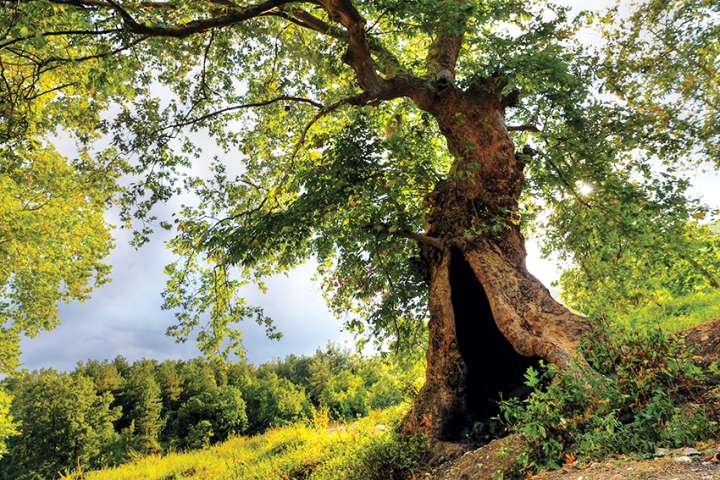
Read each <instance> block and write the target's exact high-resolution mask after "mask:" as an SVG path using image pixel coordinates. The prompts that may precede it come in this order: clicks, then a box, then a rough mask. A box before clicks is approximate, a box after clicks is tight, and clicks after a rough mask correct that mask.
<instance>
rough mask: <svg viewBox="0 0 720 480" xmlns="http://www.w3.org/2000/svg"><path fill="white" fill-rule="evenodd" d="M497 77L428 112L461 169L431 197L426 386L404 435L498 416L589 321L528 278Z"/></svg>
mask: <svg viewBox="0 0 720 480" xmlns="http://www.w3.org/2000/svg"><path fill="white" fill-rule="evenodd" d="M503 87H504V82H503V81H502V79H501V78H495V77H491V78H488V79H484V80H482V81H478V82H476V84H475V85H474V87H473V88H471V89H469V90H468V91H465V92H463V91H460V90H458V89H456V88H454V87H450V88H447V89H445V90H444V91H442V92H438V93H437V94H436V98H434V99H433V102H432V105H431V106H430V107H429V108H427V110H428V111H430V112H431V113H433V115H434V116H435V118H436V119H437V121H438V123H439V125H440V128H441V131H442V132H443V134H444V135H445V137H446V138H447V142H448V148H449V150H450V152H451V153H452V154H453V156H454V158H455V163H454V165H453V167H452V169H451V172H450V174H449V176H448V178H447V179H446V180H445V181H444V182H441V183H440V184H439V185H438V186H437V188H436V190H435V192H434V193H433V194H432V195H431V198H430V199H429V200H430V203H431V206H432V212H431V214H430V216H429V218H428V225H427V236H429V237H433V238H438V239H441V240H442V242H443V245H444V248H441V249H432V251H431V252H430V253H429V255H428V256H429V263H430V274H431V281H430V294H429V303H430V323H429V335H430V343H429V349H428V352H427V364H428V367H427V374H426V384H425V386H424V387H423V389H422V390H421V392H420V394H419V396H418V398H417V400H416V402H415V405H414V408H413V410H412V411H411V413H410V414H409V415H408V416H407V418H406V419H405V422H404V428H405V430H406V431H409V432H414V433H424V434H426V435H428V436H430V437H431V438H435V439H440V440H453V439H457V438H458V436H459V435H460V433H461V432H462V431H463V429H466V427H467V426H468V424H471V423H472V422H473V421H475V420H483V419H484V418H485V419H486V418H488V417H489V416H491V415H493V414H495V413H496V412H497V399H498V397H499V393H500V391H502V392H503V393H504V394H505V395H508V394H511V393H513V391H515V390H517V389H518V387H521V386H522V382H523V374H524V372H525V369H526V368H527V366H529V365H532V364H533V362H534V361H536V360H537V359H540V358H542V359H545V360H547V361H550V362H553V363H555V364H557V365H559V366H561V367H567V366H569V365H570V363H571V360H572V359H573V357H574V356H575V355H576V352H575V347H576V344H577V341H578V339H579V338H580V337H581V336H582V334H583V333H584V332H586V331H587V328H588V325H587V323H586V321H585V320H584V319H583V318H581V317H579V316H577V315H574V314H573V313H571V312H570V311H569V310H568V309H567V308H565V307H564V306H562V305H561V304H559V303H558V302H557V301H556V300H554V299H553V298H552V297H551V295H550V293H549V291H548V290H547V289H546V288H545V287H544V286H543V285H542V284H541V283H540V282H539V281H538V280H537V279H536V278H535V277H533V276H532V275H531V274H530V273H529V272H528V270H527V268H526V265H525V256H526V251H525V245H524V239H523V237H522V234H521V232H520V227H519V225H518V202H519V197H520V193H521V190H522V185H523V164H522V162H521V161H520V160H519V159H518V158H517V157H516V156H515V148H514V145H513V143H512V141H511V140H510V138H509V136H508V133H507V128H506V127H505V124H504V110H505V108H506V106H507V102H508V101H511V100H509V99H508V97H507V96H503V95H502V93H501V92H502V89H503Z"/></svg>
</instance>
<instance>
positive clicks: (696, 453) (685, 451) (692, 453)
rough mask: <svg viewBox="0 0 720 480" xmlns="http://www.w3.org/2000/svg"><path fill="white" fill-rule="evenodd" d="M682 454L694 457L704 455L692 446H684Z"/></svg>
mask: <svg viewBox="0 0 720 480" xmlns="http://www.w3.org/2000/svg"><path fill="white" fill-rule="evenodd" d="M680 454H681V455H683V456H686V457H694V456H699V455H702V453H700V452H699V451H697V450H695V449H694V448H691V447H686V448H683V449H682V450H680Z"/></svg>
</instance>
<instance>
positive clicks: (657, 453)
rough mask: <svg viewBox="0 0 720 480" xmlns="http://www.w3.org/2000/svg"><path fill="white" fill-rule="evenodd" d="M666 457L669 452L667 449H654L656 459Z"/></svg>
mask: <svg viewBox="0 0 720 480" xmlns="http://www.w3.org/2000/svg"><path fill="white" fill-rule="evenodd" d="M668 455H670V450H669V449H667V448H656V449H655V456H656V457H667V456H668Z"/></svg>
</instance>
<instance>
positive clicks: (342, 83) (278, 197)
mask: <svg viewBox="0 0 720 480" xmlns="http://www.w3.org/2000/svg"><path fill="white" fill-rule="evenodd" d="M649 3H651V4H652V6H653V8H654V9H655V10H654V11H655V12H656V13H658V12H659V13H658V15H660V14H663V12H674V11H678V12H682V15H685V16H686V17H687V18H691V19H694V20H693V21H695V25H696V26H697V28H694V29H689V30H688V31H685V30H682V28H681V27H680V26H676V27H673V26H672V25H670V24H668V28H669V29H670V30H669V33H668V35H670V34H677V35H680V36H682V38H683V39H686V38H693V39H695V40H693V41H690V40H688V41H687V42H683V43H682V45H681V47H682V49H683V52H685V53H684V54H683V55H684V56H682V57H681V58H690V59H697V61H700V62H703V65H705V67H707V68H708V69H711V70H712V71H711V73H712V75H715V76H713V77H712V78H714V79H716V78H717V77H716V75H717V74H716V73H713V72H715V70H714V69H715V67H716V63H713V62H711V61H710V60H711V59H713V58H716V55H717V52H714V51H713V50H712V47H708V48H706V49H705V50H702V52H701V53H702V55H703V56H702V60H700V59H699V58H700V57H696V53H697V52H696V50H697V48H699V47H698V45H699V43H700V40H698V39H701V40H702V42H703V44H704V45H713V42H712V41H711V40H712V39H714V38H717V33H718V32H717V29H716V27H715V26H714V24H713V23H712V22H710V23H708V22H706V21H700V20H698V19H699V18H701V17H702V16H704V15H705V14H706V12H708V11H714V9H715V7H714V6H713V5H711V4H710V3H709V2H690V1H675V2H649ZM641 7H642V6H641ZM2 9H3V12H2V13H3V14H2V16H0V18H1V20H0V32H3V33H2V35H3V36H2V40H0V62H1V66H2V79H3V82H0V102H2V103H1V104H0V105H2V111H3V112H4V115H3V116H2V117H1V119H0V127H2V128H0V130H2V132H3V135H4V136H3V141H4V142H5V143H3V145H4V146H6V147H3V148H4V149H3V157H2V158H3V163H5V161H6V158H9V157H8V156H9V155H10V152H12V151H16V150H13V149H17V148H22V149H25V151H26V152H27V155H23V157H27V156H31V155H36V154H37V153H38V152H39V151H43V150H42V148H46V149H47V148H49V147H47V146H45V147H40V146H39V145H46V143H43V142H42V141H41V140H43V139H47V138H48V136H49V135H51V134H56V135H62V136H66V137H69V138H72V139H74V140H75V141H76V143H77V145H78V149H79V151H81V152H83V153H84V154H83V155H80V156H78V158H76V159H73V160H72V161H71V162H70V163H67V162H66V165H70V167H68V168H73V169H74V170H75V171H77V172H80V173H82V175H83V176H82V178H83V179H84V180H86V181H87V179H88V178H93V176H92V172H102V174H103V175H102V178H104V179H111V180H112V179H115V178H116V177H120V178H122V180H121V181H120V182H118V183H117V186H118V188H119V189H120V192H119V194H118V195H111V196H110V198H112V199H114V200H117V204H118V206H119V208H120V210H121V213H122V220H123V223H124V224H125V225H126V226H131V227H134V228H135V231H136V242H137V243H143V242H144V241H147V240H148V239H149V235H150V234H151V232H152V229H153V228H155V227H157V226H160V227H163V228H167V229H173V230H174V231H175V232H176V236H175V238H174V239H173V240H172V241H171V242H170V243H169V247H170V248H171V249H172V250H173V251H174V252H175V253H176V254H177V255H178V261H177V262H175V263H173V264H171V265H169V266H168V268H167V273H168V275H169V280H168V285H167V290H166V293H165V297H164V298H165V306H166V308H168V309H172V310H174V311H175V312H176V313H177V324H176V325H175V326H173V327H172V328H171V329H170V333H171V334H173V335H175V336H176V337H177V338H178V339H180V340H185V339H187V338H189V337H191V336H192V335H193V334H194V333H195V332H197V338H198V340H199V343H200V346H201V347H202V348H203V349H205V350H207V351H211V352H212V351H218V350H222V349H223V348H229V349H233V348H236V347H238V346H239V342H240V332H239V330H238V328H237V326H238V323H237V322H238V321H240V320H241V319H244V318H251V319H254V320H255V321H257V322H259V323H261V324H262V325H265V326H266V327H267V329H268V333H269V334H270V335H271V336H277V335H278V332H276V331H275V329H274V327H273V325H272V322H271V320H270V319H268V318H266V317H265V316H264V314H263V313H262V311H261V310H259V309H258V308H256V307H254V306H252V305H249V304H247V303H246V301H245V299H244V298H243V297H242V288H243V286H245V285H247V284H249V283H254V284H258V285H260V286H262V285H263V279H265V278H267V277H268V276H270V275H273V274H277V273H285V272H288V271H290V270H291V269H292V268H293V267H295V266H297V265H299V264H301V263H303V262H306V261H308V260H309V259H313V260H314V261H316V262H317V264H318V274H319V276H320V278H321V285H322V286H323V289H324V291H325V293H326V294H327V297H328V301H329V304H330V306H331V307H332V308H333V310H334V311H335V312H336V313H338V314H344V318H346V322H347V326H348V327H349V328H350V329H352V330H353V331H355V332H358V333H360V334H363V335H364V336H366V337H374V338H376V339H378V342H379V343H381V344H382V345H387V342H388V339H389V340H392V339H394V340H397V345H398V346H399V347H406V348H410V347H414V346H417V345H419V344H421V343H422V340H421V339H422V337H423V336H422V335H421V333H422V332H423V328H424V323H423V320H424V319H425V316H426V308H425V307H426V281H427V268H426V265H425V262H424V259H423V256H422V255H421V252H420V250H419V249H418V246H417V244H416V242H415V240H419V239H422V232H423V229H424V218H425V216H426V214H427V213H428V211H429V205H428V202H427V195H428V194H429V193H430V192H431V191H432V190H433V189H434V187H435V185H436V184H437V183H438V182H439V181H441V180H442V179H443V178H444V177H445V176H446V175H447V174H448V171H449V169H450V167H451V165H452V162H453V158H452V157H451V155H450V154H449V153H448V151H447V149H446V144H445V140H444V139H443V136H442V132H439V131H438V127H437V125H436V123H435V121H434V119H433V118H432V116H431V115H430V114H429V113H427V112H425V111H423V110H422V109H420V108H419V107H418V105H417V104H416V103H415V101H416V100H417V98H416V96H415V93H417V92H420V91H422V92H432V91H435V90H436V89H441V88H447V86H448V85H449V84H450V83H452V84H454V87H453V88H466V87H467V86H468V85H469V84H470V83H472V82H473V81H474V80H475V79H478V78H490V77H505V78H506V79H507V80H508V86H507V90H506V93H509V92H510V91H512V90H514V89H517V90H518V91H519V92H521V93H520V100H519V103H518V105H517V106H516V107H515V108H512V109H510V110H509V111H508V112H507V114H506V122H507V124H508V125H509V130H510V131H511V133H512V135H513V137H514V140H515V141H516V143H517V144H518V145H522V144H525V145H526V148H524V149H523V152H522V153H518V155H519V156H522V158H523V160H524V161H525V162H526V176H527V182H526V190H525V195H524V198H523V209H522V212H521V214H522V215H521V218H522V221H523V224H524V225H525V227H526V229H528V230H532V229H533V227H534V228H536V229H537V228H541V229H542V231H543V232H545V234H546V236H547V239H548V242H547V245H548V250H549V251H551V252H559V253H560V254H561V255H562V256H563V257H564V258H566V259H567V260H568V261H569V262H572V263H574V264H576V265H578V268H579V269H581V270H579V271H582V272H583V274H586V275H587V278H588V280H587V281H585V283H584V284H583V285H588V287H587V288H588V289H589V288H592V287H594V286H595V285H597V284H596V283H592V281H591V280H590V279H596V278H599V279H600V280H597V281H598V282H600V281H604V280H603V279H604V278H617V275H619V273H618V272H619V269H618V270H612V271H611V270H608V269H607V267H606V265H607V260H608V255H610V254H611V252H610V251H608V249H607V248H609V245H610V244H611V243H612V242H610V240H612V238H613V237H616V238H622V239H623V240H624V241H627V244H628V245H629V246H630V247H628V248H630V250H631V251H632V252H633V255H634V257H633V258H635V257H638V258H641V259H642V260H643V261H646V263H645V264H643V265H645V266H646V267H647V270H644V271H651V270H652V269H654V268H656V267H657V265H658V262H660V261H661V260H664V258H654V257H653V258H646V256H643V255H645V253H646V252H647V250H648V249H650V250H652V249H657V248H658V245H662V244H663V243H664V242H666V241H667V240H668V238H672V237H674V236H676V235H677V234H678V232H685V231H686V228H687V229H692V228H694V227H693V224H692V223H690V220H691V219H692V218H694V216H696V215H701V214H705V213H706V212H705V210H704V209H703V207H702V206H701V205H698V204H693V203H688V202H687V201H686V197H687V192H686V189H687V183H685V182H683V181H680V180H679V179H678V175H679V174H681V173H682V171H683V168H686V167H688V166H695V165H697V164H699V163H701V162H704V161H707V160H717V158H716V157H714V156H713V155H715V153H713V150H712V148H711V147H712V144H713V142H714V141H715V140H713V139H714V138H715V137H713V135H714V133H713V132H715V130H713V125H717V122H715V123H714V124H713V123H712V122H711V121H703V122H702V124H703V125H704V126H703V127H702V128H693V129H690V128H687V124H688V122H687V120H688V118H687V117H686V116H684V115H683V114H682V113H683V112H681V111H680V110H679V109H678V108H670V107H667V106H668V105H676V106H677V105H679V104H680V103H678V102H679V101H680V100H678V99H677V98H676V93H677V91H676V89H675V87H674V84H673V82H672V81H671V80H670V79H671V78H675V77H677V76H679V75H682V73H681V70H682V69H683V64H682V63H680V64H677V65H676V64H671V63H668V62H665V63H662V64H661V67H662V69H663V70H664V71H665V72H666V73H663V74H661V75H659V76H652V79H653V81H655V80H656V82H655V83H653V84H652V85H654V87H653V88H655V90H652V91H648V92H647V95H646V94H645V93H642V94H637V93H636V90H637V89H639V88H641V86H642V85H643V84H644V80H642V79H640V80H638V82H637V83H634V84H632V85H631V84H630V83H628V82H629V81H630V80H629V78H630V77H628V76H615V73H614V72H622V71H623V69H625V70H632V71H634V69H635V67H634V65H635V63H636V62H637V61H638V60H637V55H640V53H633V52H635V49H633V48H632V46H631V43H628V42H632V41H642V42H645V41H646V40H645V36H643V35H639V36H636V37H632V36H631V37H626V36H623V34H622V33H620V32H621V31H620V30H617V29H613V26H612V22H611V20H612V17H610V18H609V19H605V25H606V30H607V35H608V38H610V40H611V41H612V42H619V43H618V44H622V45H624V46H625V45H627V48H626V49H624V50H622V52H624V53H621V54H618V55H617V56H612V55H611V56H608V55H603V53H602V52H598V51H595V50H593V49H592V48H591V47H588V46H586V45H584V44H583V43H582V42H581V41H580V40H578V36H577V32H578V31H579V29H581V28H585V27H587V26H588V25H589V24H590V23H591V22H592V21H593V20H594V19H593V17H592V16H591V15H587V14H582V15H580V16H578V17H576V18H570V17H569V16H568V11H567V9H564V8H561V7H558V6H554V5H552V4H550V3H548V2H545V1H541V0H537V1H520V0H423V1H417V2H406V1H397V0H373V1H365V0H356V1H350V0H323V1H289V0H267V1H264V2H263V1H258V2H257V3H243V2H235V1H226V0H210V1H206V2H197V1H190V0H176V1H169V2H159V1H147V2H136V1H122V2H120V1H110V0H32V1H25V2H4V3H3V4H2ZM634 18H635V17H633V19H634ZM638 18H639V17H638ZM652 18H655V19H659V18H661V17H659V16H657V15H656V16H655V17H652ZM663 18H664V17H663ZM633 19H631V20H629V21H634V20H633ZM641 23H642V22H639V21H638V23H637V24H638V25H640V24H641ZM681 23H682V22H681ZM663 25H665V23H663ZM683 25H684V24H683ZM697 32H700V33H699V34H698V33H697ZM693 35H695V36H693ZM697 35H699V37H698V36H697ZM663 38H664V37H663ZM667 38H669V39H670V40H672V38H671V37H667ZM668 41H669V40H668ZM693 42H695V43H693ZM716 43H717V42H716ZM653 45H656V44H655V43H653ZM703 48H704V47H703ZM648 49H650V47H648ZM648 49H642V50H641V53H643V54H645V53H647V52H648V51H649V50H648ZM606 53H607V52H606ZM611 53H612V52H611ZM713 55H715V56H713ZM454 57H457V62H456V64H455V62H454ZM635 78H636V77H632V79H635ZM622 79H628V80H627V81H625V80H622ZM711 80H712V79H710V77H708V76H699V77H698V81H697V83H696V84H694V85H696V87H693V89H690V90H691V92H690V94H689V97H688V98H690V97H691V98H692V99H693V101H695V100H698V99H699V94H697V92H699V91H700V89H701V88H706V89H707V90H708V91H710V90H711V88H712V86H713V85H714V88H715V91H716V88H717V85H716V83H715V84H713V83H712V81H711ZM633 85H634V86H633ZM603 88H609V89H614V91H615V92H616V95H615V96H614V97H609V96H607V95H600V94H598V92H599V91H602V89H603ZM633 89H636V90H633ZM637 91H639V90H637ZM656 91H657V92H660V96H659V97H658V96H657V94H656ZM414 92H415V93H414ZM643 92H645V90H643ZM630 98H632V99H635V100H636V101H633V102H630V101H627V99H630ZM658 98H660V99H661V100H658ZM703 98H704V97H703ZM623 99H625V100H626V101H622V100H623ZM653 100H654V101H660V102H662V104H663V108H665V107H667V108H665V110H663V112H664V113H663V114H662V116H663V117H662V118H670V119H672V121H671V122H670V123H667V122H665V123H662V122H658V119H659V118H660V117H661V116H659V115H660V114H659V113H658V112H657V111H656V110H654V109H653V108H652V105H650V104H649V103H648V102H650V101H653ZM698 102H699V100H698ZM698 104H699V103H698ZM703 108H705V107H703ZM704 111H705V112H712V111H713V110H712V109H710V107H707V108H706V110H704ZM675 125H678V127H677V128H675V127H674V126H675ZM697 138H702V139H704V141H706V143H707V145H709V146H708V147H706V148H704V149H698V148H696V139H697ZM47 155H50V153H47ZM658 172H659V173H658ZM69 178H72V176H69ZM111 183H113V182H112V181H110V182H108V183H107V184H102V183H101V184H98V185H96V184H91V185H92V186H93V188H92V189H86V190H85V191H86V192H94V191H102V192H107V191H109V190H110V188H109V187H108V185H109V184H111ZM583 185H585V186H587V187H589V189H591V190H592V194H591V195H586V194H583V190H588V188H585V189H583V188H580V187H581V186H583ZM187 192H189V193H191V194H192V195H191V196H187V195H182V196H180V194H183V193H187ZM93 198H94V197H93ZM173 198H177V199H176V201H177V202H183V206H182V208H180V209H179V210H178V211H176V212H175V214H174V215H173V216H172V218H164V219H157V218H155V216H154V214H153V211H154V210H153V207H154V206H155V205H157V204H159V203H163V202H167V201H169V200H171V199H173ZM78 201H79V200H78ZM93 205H96V204H95V203H93ZM82 211H83V212H84V213H85V214H87V212H88V210H87V209H83V210H82ZM638 213H642V214H638ZM708 213H709V212H708ZM66 218H67V217H66ZM94 218H96V221H95V224H94V225H95V227H96V228H93V230H94V231H96V232H103V231H104V226H103V225H102V222H101V221H100V220H99V217H94ZM83 225H84V228H92V227H91V225H93V224H92V223H87V222H83ZM658 226H659V227H660V228H655V227H658ZM697 228H702V227H697ZM649 232H651V233H649ZM96 235H101V234H100V233H97V234H96ZM84 238H87V235H84ZM96 238H97V241H96V242H95V247H94V248H93V249H92V251H91V252H88V253H90V255H89V257H88V259H89V260H88V262H89V263H83V262H80V265H83V266H84V268H82V267H79V268H75V267H74V266H75V262H78V258H80V259H82V258H84V257H83V252H79V253H78V254H77V255H64V256H63V258H65V259H70V260H69V261H71V262H73V263H72V266H73V268H64V269H62V271H71V272H80V273H81V274H80V275H78V276H77V277H76V280H77V281H76V287H75V288H74V289H71V290H70V292H71V293H79V292H82V293H83V294H84V293H85V291H84V290H83V288H82V287H81V286H78V285H85V284H84V283H83V281H86V280H87V279H88V276H87V275H86V274H85V273H86V272H88V271H90V270H91V269H90V267H92V268H95V269H99V267H97V268H96V266H97V264H96V263H93V262H92V258H94V259H95V261H96V262H97V259H98V258H101V257H102V256H103V255H104V252H105V250H103V248H101V247H102V246H103V245H107V243H102V242H101V239H102V238H105V237H102V236H101V237H96ZM680 243H682V242H680ZM690 244H691V243H688V242H686V243H683V244H682V245H680V244H678V247H677V248H676V249H675V250H673V251H677V252H681V251H685V250H683V249H684V248H685V247H687V246H688V245H690ZM86 246H87V245H86V243H85V242H83V247H84V248H85V247H86ZM606 247H607V248H606ZM0 248H2V247H0ZM703 248H704V247H703ZM621 250H622V251H625V247H623V248H621ZM679 258H680V253H678V254H677V255H676V256H675V257H673V256H670V257H669V261H670V262H671V265H672V262H675V261H676V260H677V261H679V260H678V259H679ZM683 261H684V260H683ZM8 265H14V264H8ZM622 265H623V266H625V265H632V262H631V260H629V259H623V262H622ZM10 268H13V269H14V268H17V267H15V266H11V267H10ZM644 268H645V267H644ZM669 268H672V266H671V267H669ZM713 268H714V267H713ZM99 270H100V271H103V270H101V269H99ZM14 272H15V270H13V271H12V272H10V273H8V274H7V275H6V277H7V278H8V279H9V281H10V282H12V281H13V279H14V278H16V275H15V274H14ZM600 273H602V275H599V274H600ZM10 285H12V283H10ZM30 291H31V292H32V290H30ZM60 291H61V290H60V289H58V288H57V286H56V288H55V290H54V292H55V294H56V295H55V297H54V298H55V299H65V298H67V297H62V296H60V297H58V293H57V292H60ZM50 298H53V297H52V296H50ZM577 305H578V306H584V305H585V304H584V303H582V302H577ZM28 325H29V326H27V327H25V330H27V331H32V329H33V328H37V327H39V326H41V325H43V324H42V322H40V321H37V320H34V321H31V322H29V324H28ZM46 326H47V325H46Z"/></svg>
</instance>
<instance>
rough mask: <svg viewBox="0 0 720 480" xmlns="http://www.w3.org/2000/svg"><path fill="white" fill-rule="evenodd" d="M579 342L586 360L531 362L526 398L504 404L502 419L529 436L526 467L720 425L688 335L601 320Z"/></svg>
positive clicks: (666, 441)
mask: <svg viewBox="0 0 720 480" xmlns="http://www.w3.org/2000/svg"><path fill="white" fill-rule="evenodd" d="M587 338H591V339H592V341H589V340H585V341H583V342H581V347H580V348H581V351H582V353H583V355H584V357H585V359H586V360H587V365H581V366H577V367H576V368H575V369H572V370H568V371H560V370H559V369H558V368H556V367H555V366H553V365H544V364H543V365H541V370H540V371H538V370H536V369H532V368H531V369H529V370H528V371H527V373H526V376H525V379H526V384H527V385H528V386H529V387H530V388H531V389H533V391H532V393H531V394H530V395H529V396H528V397H526V398H525V399H522V400H520V399H510V400H507V401H504V402H503V403H502V405H501V419H502V420H503V421H504V422H505V423H506V424H507V426H508V429H509V430H510V431H511V432H513V433H516V434H519V435H520V436H521V437H522V438H523V444H524V450H523V452H522V454H521V455H520V456H519V458H518V465H519V467H520V468H521V469H522V470H539V469H545V468H551V469H552V468H558V467H559V466H560V465H562V464H563V463H565V462H567V461H572V460H574V459H578V460H579V461H583V460H584V461H587V460H591V459H601V458H604V457H607V456H609V455H614V454H628V455H636V456H641V457H643V456H649V455H651V454H652V453H653V452H654V451H655V449H656V448H658V447H679V446H682V445H688V444H689V443H691V442H695V441H699V440H704V439H708V438H710V437H712V436H714V435H717V434H718V433H720V428H719V425H720V424H719V423H718V415H717V414H718V412H716V411H715V410H714V409H713V408H712V402H710V401H707V400H706V394H707V393H708V391H709V390H710V387H712V384H711V382H710V379H709V377H708V376H707V375H706V372H705V371H704V369H703V368H701V367H700V366H698V365H696V364H695V363H694V362H693V360H692V356H691V354H690V352H689V349H688V348H687V347H686V346H685V345H684V343H683V341H682V340H681V339H680V338H678V337H676V336H672V335H669V334H667V333H664V332H662V331H661V330H659V329H657V330H643V331H639V330H631V329H628V328H626V327H622V326H610V325H607V324H602V323H598V325H597V326H596V327H595V331H594V332H593V334H592V335H589V336H588V337H587Z"/></svg>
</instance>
